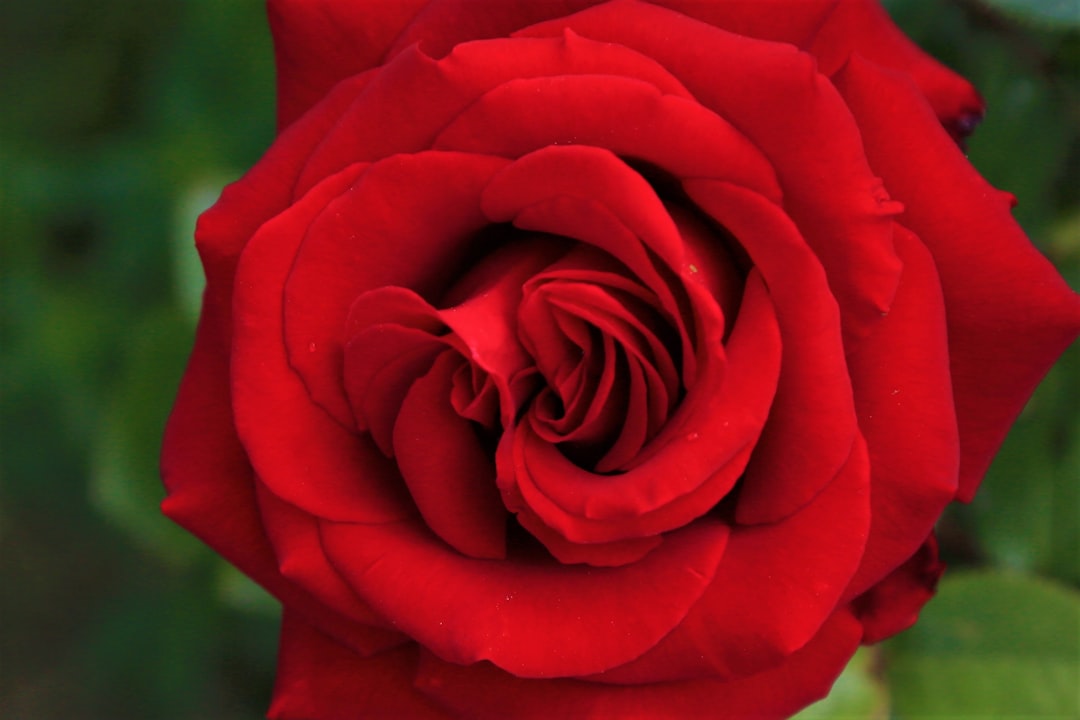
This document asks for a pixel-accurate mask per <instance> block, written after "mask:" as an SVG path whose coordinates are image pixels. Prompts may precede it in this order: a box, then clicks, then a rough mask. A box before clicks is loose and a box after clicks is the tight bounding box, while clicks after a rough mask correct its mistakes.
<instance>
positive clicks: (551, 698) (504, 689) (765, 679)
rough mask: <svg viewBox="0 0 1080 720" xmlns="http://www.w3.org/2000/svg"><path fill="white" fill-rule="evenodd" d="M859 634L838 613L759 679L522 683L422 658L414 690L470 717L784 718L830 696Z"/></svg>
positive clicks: (487, 670)
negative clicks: (631, 683)
mask: <svg viewBox="0 0 1080 720" xmlns="http://www.w3.org/2000/svg"><path fill="white" fill-rule="evenodd" d="M861 634H862V633H861V628H860V626H859V623H858V622H857V621H856V620H855V619H854V618H853V617H852V616H851V614H850V613H849V612H848V611H846V610H839V611H838V612H836V613H835V614H834V615H833V616H832V617H831V618H830V619H829V620H828V622H826V623H825V625H824V626H823V627H822V629H821V631H820V632H819V633H818V634H817V635H816V636H815V637H814V639H813V640H811V641H810V642H809V643H808V644H807V645H806V646H805V647H804V648H802V649H801V650H799V651H797V652H795V653H794V654H793V655H791V657H789V658H787V659H786V660H785V661H784V662H783V663H782V664H781V665H778V666H777V667H774V668H772V669H770V670H766V671H765V672H762V673H759V674H757V675H752V676H750V677H747V678H743V679H740V680H731V681H716V680H699V681H693V680H691V681H685V682H672V683H654V684H649V685H636V686H628V687H619V686H611V685H607V686H605V685H597V684H595V683H588V682H582V681H579V680H547V681H540V680H522V679H520V678H516V677H514V676H513V675H510V674H509V673H505V672H502V671H500V670H499V669H498V668H496V667H494V666H492V665H490V664H488V663H481V664H479V665H473V666H471V667H460V666H457V665H451V664H449V663H445V662H441V661H439V660H438V659H436V658H434V657H432V656H431V655H429V654H427V653H424V654H422V655H421V658H420V670H419V677H418V678H417V680H416V686H417V687H418V688H419V689H420V690H421V691H422V692H423V693H425V694H426V695H429V696H430V697H431V698H432V699H433V700H435V701H437V702H439V703H440V704H442V705H443V706H445V707H446V708H447V709H450V710H453V711H455V712H457V713H460V714H461V715H462V716H464V717H468V718H470V719H471V720H486V719H488V718H490V719H491V720H507V719H510V720H549V719H550V718H566V719H567V720H585V719H588V720H689V719H690V718H695V719H696V718H701V719H703V720H704V719H706V718H710V719H712V720H774V719H775V720H780V719H781V718H786V717H788V716H790V715H791V714H792V713H794V712H795V711H797V710H799V709H801V708H803V707H805V706H806V705H809V704H810V703H812V702H814V701H815V700H817V699H819V698H821V697H824V696H825V694H826V693H827V692H828V690H829V687H830V686H831V685H832V683H833V681H834V680H835V679H836V676H837V675H839V674H840V671H841V670H842V669H843V667H844V665H845V664H846V663H847V661H848V660H849V659H850V658H851V655H852V654H853V653H854V652H855V648H856V647H857V645H858V642H859V638H860V637H861Z"/></svg>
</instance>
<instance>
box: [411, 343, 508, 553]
mask: <svg viewBox="0 0 1080 720" xmlns="http://www.w3.org/2000/svg"><path fill="white" fill-rule="evenodd" d="M462 363H464V359H463V358H462V357H461V356H460V355H458V354H457V353H456V352H454V351H452V350H447V351H445V352H443V354H442V355H441V356H439V358H438V359H436V360H435V364H434V365H433V366H432V368H431V371H430V372H428V373H427V374H426V375H424V376H423V377H422V378H420V379H419V380H417V381H416V382H415V383H413V385H412V387H411V388H410V389H409V391H408V394H407V395H406V396H405V399H404V402H402V404H401V412H400V414H399V415H398V416H397V423H396V424H395V425H394V451H395V455H396V457H397V461H398V468H399V469H400V470H401V475H402V477H403V478H405V482H406V484H407V485H408V486H409V492H410V494H411V495H412V498H413V501H415V502H416V505H417V507H418V508H419V509H420V514H421V515H423V516H424V520H425V522H426V523H427V526H428V527H429V528H430V529H431V531H432V532H434V533H435V534H436V535H438V536H439V537H441V538H442V539H443V540H445V541H446V542H447V543H449V544H450V545H451V546H453V547H454V548H455V549H456V550H458V551H459V552H461V553H463V554H465V555H468V556H470V557H475V558H499V559H501V558H504V557H506V521H507V519H508V516H507V513H506V508H504V507H503V504H502V500H501V499H500V497H499V490H498V488H497V487H496V486H495V465H494V462H493V461H492V459H491V455H490V453H489V452H487V451H486V450H485V449H484V448H483V447H482V446H481V444H480V441H479V439H478V438H477V436H476V431H475V430H474V428H473V425H472V423H471V422H469V421H468V420H466V419H465V418H463V417H461V416H460V415H458V414H457V413H456V412H455V411H454V409H453V408H452V407H451V405H450V389H451V384H452V381H453V376H454V372H455V371H456V370H457V369H458V367H460V366H461V364H462Z"/></svg>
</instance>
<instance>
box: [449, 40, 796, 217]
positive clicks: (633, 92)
mask: <svg viewBox="0 0 1080 720" xmlns="http://www.w3.org/2000/svg"><path fill="white" fill-rule="evenodd" d="M570 37H571V38H572V37H574V36H570ZM568 41H570V38H568ZM574 42H588V41H585V40H581V39H577V40H574ZM548 145H588V146H593V147H602V148H606V149H608V150H610V151H612V152H613V153H615V154H617V155H620V156H622V157H624V158H628V159H636V160H644V161H646V162H648V163H651V164H653V165H655V166H657V167H660V168H663V169H664V170H666V171H667V172H669V173H671V174H672V175H674V176H675V177H677V178H683V177H711V178H716V179H721V180H728V181H730V182H734V183H738V184H740V185H746V186H747V187H750V188H752V189H754V190H756V191H758V192H760V193H762V194H765V195H768V196H769V197H770V198H773V199H776V200H779V197H780V188H779V186H778V184H777V181H776V175H775V172H774V170H773V168H772V166H771V165H770V164H769V162H768V161H767V160H766V159H765V157H764V156H763V155H762V154H761V151H760V150H758V149H757V148H756V147H755V146H754V145H753V144H751V143H750V141H748V140H747V139H746V138H745V137H744V136H743V135H741V134H740V133H739V132H738V131H736V130H735V129H734V128H733V127H732V126H731V125H730V124H729V123H728V122H726V121H725V120H724V119H723V118H721V117H720V116H718V115H716V114H715V113H713V112H711V111H710V110H708V109H707V108H705V107H703V106H702V105H700V104H698V103H697V102H695V101H694V100H692V99H689V98H684V97H679V96H675V95H664V94H662V93H661V91H660V90H659V89H658V88H657V87H656V86H655V85H653V84H652V83H649V82H645V81H642V80H639V79H637V78H623V77H618V76H612V75H574V76H557V77H543V78H527V79H520V80H513V81H510V82H507V83H504V84H502V85H500V86H498V87H496V88H495V89H494V90H491V91H490V92H488V93H487V94H485V95H484V96H483V97H481V98H480V99H479V100H477V101H476V102H475V103H474V104H473V105H471V106H470V107H469V108H468V109H466V110H465V111H464V112H462V113H461V115H459V116H458V117H457V118H456V119H455V120H454V121H453V123H451V124H450V126H449V127H447V128H446V129H445V130H443V131H442V133H440V134H439V136H438V138H436V139H435V142H434V147H435V148H436V149H447V150H461V151H467V152H480V153H486V154H492V155H502V156H504V157H509V158H516V157H521V156H522V155H527V154H528V153H530V152H533V151H535V150H539V149H540V148H543V147H546V146H548Z"/></svg>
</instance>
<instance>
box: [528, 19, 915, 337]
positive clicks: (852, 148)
mask: <svg viewBox="0 0 1080 720" xmlns="http://www.w3.org/2000/svg"><path fill="white" fill-rule="evenodd" d="M566 28H570V29H572V30H574V32H577V33H579V34H580V35H583V36H585V37H588V38H591V39H593V40H599V41H606V42H612V43H618V44H620V45H624V46H626V47H629V48H632V49H634V50H636V51H638V52H640V53H642V54H643V55H646V56H648V57H651V58H653V59H655V60H657V61H658V62H660V63H661V64H662V65H663V66H664V67H665V68H667V69H668V70H669V71H670V72H671V73H672V74H673V75H674V76H675V77H677V78H678V79H679V80H680V81H681V82H682V83H683V84H684V85H685V86H686V87H687V89H689V90H690V92H692V93H693V94H694V97H695V98H697V99H698V101H699V102H701V103H702V104H703V105H705V106H706V107H708V108H710V109H711V110H713V111H714V112H716V113H717V114H718V115H720V116H721V117H723V118H725V119H726V120H727V121H729V122H730V123H731V124H732V126H734V127H735V129H737V130H739V131H740V132H742V133H743V134H744V135H745V136H746V137H747V138H749V139H750V140H751V142H753V143H754V144H755V145H757V147H758V148H760V149H761V151H762V152H763V153H764V154H765V155H766V157H768V158H769V160H770V161H771V163H772V165H773V167H774V168H775V169H776V171H777V174H778V176H779V180H780V185H781V188H782V189H783V193H784V208H785V210H786V211H787V212H788V213H789V214H790V215H791V216H792V218H793V219H794V220H795V222H796V224H797V225H798V227H799V228H800V230H801V231H802V232H803V234H804V236H805V237H806V240H807V242H808V243H809V244H810V245H811V247H812V248H813V249H814V252H815V253H816V254H817V256H818V257H819V258H820V260H821V263H822V265H823V266H824V267H825V269H826V272H827V274H828V278H829V285H830V288H831V290H832V292H833V293H834V294H835V295H836V296H837V298H838V299H839V301H840V304H841V306H842V307H843V308H844V310H845V313H844V317H843V321H844V332H845V335H847V336H851V337H858V336H860V335H862V334H864V333H865V332H867V331H868V330H869V329H870V328H872V327H873V325H874V324H875V322H876V320H877V319H878V318H879V317H880V315H881V313H882V312H884V311H886V310H888V307H889V304H890V303H891V302H892V296H893V293H894V292H895V289H896V283H897V282H898V279H899V273H900V263H899V260H898V259H897V257H896V254H895V253H894V251H893V248H892V236H891V222H890V218H891V216H892V215H893V214H895V213H896V212H897V211H898V210H899V207H898V206H897V205H896V204H895V203H890V202H888V201H887V198H886V197H885V196H884V193H883V192H882V189H881V183H880V181H878V179H877V178H876V177H875V176H874V175H873V173H872V172H871V171H870V168H869V166H868V164H867V162H866V157H865V155H864V153H863V149H862V145H861V142H860V135H859V127H858V126H857V125H856V124H855V121H854V119H853V118H852V117H851V113H850V112H849V111H848V109H847V107H846V106H845V104H844V101H843V99H842V98H841V97H840V95H839V93H837V91H836V89H835V88H833V87H832V84H831V83H830V82H829V80H828V79H827V78H826V77H825V76H823V75H820V74H818V73H817V72H816V70H815V66H814V61H813V58H812V57H811V56H809V55H806V54H804V53H800V52H798V51H796V50H795V49H794V48H793V47H791V46H790V45H787V44H782V43H773V42H764V41H760V40H755V39H753V38H748V37H741V36H738V35H734V34H732V33H729V32H725V31H723V30H719V29H717V28H714V27H711V26H709V25H706V24H705V23H702V22H699V21H697V20H694V19H692V18H690V17H687V16H685V15H681V14H679V13H675V12H671V11H670V10H666V9H664V8H659V7H656V6H654V5H651V4H648V3H643V2H638V0H619V1H618V2H611V3H605V4H603V5H599V6H597V7H594V8H590V9H589V10H585V11H583V12H580V13H578V14H576V15H572V16H570V17H566V18H560V19H558V20H555V21H552V22H550V23H545V24H539V25H536V26H533V27H531V28H527V29H525V30H523V31H521V32H520V33H518V35H520V36H530V37H536V36H549V37H550V36H556V35H561V34H562V33H563V32H564V31H565V29H566ZM657 28H663V32H658V31H657ZM718 73H720V74H722V77H723V82H717V75H718ZM777 107H782V108H784V111H783V112H776V108H777ZM792 118H798V121H797V122H793V121H792ZM823 178H827V182H822V179H823Z"/></svg>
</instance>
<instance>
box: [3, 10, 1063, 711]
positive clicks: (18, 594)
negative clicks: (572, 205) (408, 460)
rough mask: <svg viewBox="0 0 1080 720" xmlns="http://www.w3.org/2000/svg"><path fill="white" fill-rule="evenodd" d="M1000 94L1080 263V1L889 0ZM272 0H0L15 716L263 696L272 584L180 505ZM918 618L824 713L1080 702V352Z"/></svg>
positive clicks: (996, 112)
mask: <svg viewBox="0 0 1080 720" xmlns="http://www.w3.org/2000/svg"><path fill="white" fill-rule="evenodd" d="M887 5H888V7H889V9H890V11H891V12H892V13H893V15H894V17H895V18H896V19H897V20H898V22H900V24H901V25H902V26H903V27H904V28H905V29H906V30H907V31H908V33H909V34H911V35H912V36H913V37H915V38H916V39H917V40H918V41H919V42H920V44H922V45H923V47H925V48H927V49H928V50H930V51H931V52H932V53H934V54H935V55H936V56H937V57H939V58H940V59H942V60H943V61H944V62H946V63H947V64H949V65H951V66H952V67H954V68H956V69H957V70H959V71H961V72H962V73H963V74H965V75H966V76H967V77H969V78H971V79H972V80H973V81H974V82H975V83H976V85H977V86H978V87H979V88H980V90H981V91H982V92H983V94H984V95H985V96H986V98H987V100H988V102H989V107H990V112H989V115H988V117H987V119H986V121H985V122H984V123H983V125H982V126H981V127H980V128H979V129H978V131H977V132H976V134H975V136H974V137H973V138H972V140H971V141H970V144H969V150H970V157H971V160H972V162H974V163H975V165H976V166H977V167H978V168H979V169H980V170H981V171H982V172H983V173H984V174H985V175H986V176H987V177H988V178H989V179H990V180H991V182H993V183H994V184H995V185H997V186H998V187H1001V188H1005V189H1008V190H1010V191H1011V192H1013V193H1015V194H1016V195H1017V196H1018V198H1019V201H1020V204H1019V206H1018V208H1017V210H1016V215H1017V217H1018V218H1019V220H1020V221H1021V222H1022V224H1023V225H1024V226H1025V228H1026V229H1027V230H1028V232H1029V233H1030V235H1031V236H1032V238H1033V240H1034V241H1035V242H1036V243H1037V244H1038V245H1039V247H1040V248H1041V249H1042V250H1043V251H1044V252H1045V253H1046V254H1047V255H1048V256H1049V257H1050V258H1051V259H1052V261H1053V262H1054V263H1055V264H1056V265H1057V266H1058V267H1059V268H1060V269H1061V271H1062V272H1063V273H1064V274H1065V275H1066V276H1067V277H1068V278H1069V280H1070V283H1071V284H1072V286H1073V287H1074V288H1077V287H1080V3H1078V2H1077V1H1076V0H1064V1H1060V0H1049V1H1046V2H1040V1H1039V0H1026V1H1025V0H892V1H891V2H888V3H887ZM273 99H274V92H273V65H272V56H271V45H270V39H269V33H268V30H267V28H266V24H265V19H264V15H263V8H262V4H261V3H260V2H258V0H149V1H148V0H94V2H90V0H4V2H2V3H0V718H5V719H11V720H54V719H55V720H79V719H82V718H87V719H95V720H96V719H98V718H100V719H103V720H105V719H108V720H123V719H125V718H132V719H139V720H142V719H153V720H173V719H176V720H181V719H183V720H187V719H196V718H198V719H203V720H219V719H220V720H231V719H234V718H235V719H237V720H241V719H247V718H258V717H262V714H263V713H264V711H265V709H266V706H267V701H268V697H269V692H270V688H271V686H272V681H273V665H274V655H275V650H276V643H277V637H276V622H277V615H278V609H277V607H276V604H275V603H274V601H273V600H271V599H270V598H269V597H268V596H266V594H265V593H263V592H262V591H261V590H260V589H259V588H257V587H256V586H254V585H253V584H251V583H250V582H249V581H247V580H246V579H245V578H243V577H242V576H240V575H239V574H238V573H237V572H236V571H234V570H232V569H231V568H229V567H228V566H227V565H225V564H224V563H223V562H222V561H220V560H219V559H217V558H216V557H215V556H214V555H213V554H212V553H211V552H209V551H208V550H207V549H205V548H204V547H202V546H201V545H200V544H199V543H198V542H196V541H194V540H193V539H191V538H189V537H188V536H186V535H185V534H184V533H183V532H182V531H180V530H179V529H178V528H175V527H173V526H172V525H170V524H169V523H168V522H167V521H166V520H164V519H163V518H162V517H161V515H160V513H159V511H158V503H159V502H160V500H161V498H162V490H161V487H160V483H159V479H158V475H157V451H158V444H159V441H160V436H161V431H162V428H163V425H164V422H165V418H166V415H167V413H168V410H169V407H170V404H171V401H172V397H173V394H174V392H175V390H176V386H177V383H178V380H179V377H180V373H181V371H182V368H183V365H184V362H185V360H186V356H187V352H188V349H189V347H190V343H191V340H192V336H193V331H194V326H195V320H196V317H197V313H198V303H199V293H200V290H201V283H202V276H201V272H200V270H199V267H198V263H197V260H196V256H195V253H194V248H193V244H192V240H191V234H192V229H193V226H194V221H195V217H196V216H197V214H198V212H199V211H200V210H201V209H203V208H205V207H206V206H207V205H208V204H209V203H211V202H212V201H213V199H214V198H215V197H216V195H217V193H218V192H219V191H220V189H221V187H222V186H223V185H224V184H225V183H227V182H229V181H231V180H233V179H235V178H237V177H238V176H239V175H240V174H241V173H242V172H243V171H244V169H246V168H247V167H249V166H250V165H251V164H252V163H253V162H254V161H255V160H256V159H257V158H258V157H259V156H260V154H261V153H262V151H263V150H264V149H265V148H266V146H267V145H268V144H269V143H270V141H271V139H272V137H273V130H274V109H273ZM940 532H941V537H942V540H943V545H944V552H945V554H946V558H947V560H948V561H949V564H950V570H949V572H948V573H947V575H946V578H945V580H944V581H943V582H942V584H941V587H940V593H939V597H938V598H937V599H936V600H935V602H933V603H932V604H931V605H930V607H929V608H928V609H927V610H926V611H925V612H924V614H923V618H922V620H921V622H920V624H919V625H918V626H916V628H915V629H913V630H911V631H909V632H907V633H905V634H903V635H902V636H900V637H898V638H896V639H894V640H892V641H889V642H887V643H884V644H882V645H880V646H877V647H874V648H870V649H867V650H864V651H861V652H860V654H859V655H858V656H857V657H856V660H855V661H854V662H853V663H852V665H851V667H850V668H849V670H848V671H847V672H846V673H845V675H844V676H843V677H842V678H841V680H840V681H839V682H838V684H837V686H836V688H835V691H834V693H833V695H832V696H831V697H830V698H829V699H828V700H827V701H825V702H823V703H821V704H819V705H817V706H814V707H813V708H810V709H809V710H807V711H806V713H805V716H806V717H813V718H881V719H884V718H889V717H896V718H914V717H926V716H937V717H949V718H953V717H995V716H997V717H1006V716H1015V715H1022V716H1028V717H1060V718H1077V717H1080V690H1078V687H1080V668H1078V659H1080V658H1078V655H1080V600H1078V597H1080V593H1078V588H1080V560H1078V557H1077V555H1078V553H1080V352H1078V349H1077V348H1075V347H1074V348H1073V349H1072V350H1071V351H1070V352H1069V354H1068V355H1067V356H1066V357H1065V358H1064V359H1063V360H1062V362H1061V363H1060V364H1059V365H1058V366H1057V367H1056V368H1055V370H1054V371H1053V372H1052V373H1051V375H1050V376H1049V378H1048V379H1047V380H1046V382H1045V383H1044V384H1043V386H1042V388H1041V389H1040V390H1039V392H1038V393H1037V395H1036V396H1035V398H1034V399H1033V400H1032V402H1031V403H1030V405H1029V407H1028V408H1027V410H1026V411H1025V412H1024V414H1023V416H1022V417H1021V418H1020V421H1019V422H1018V423H1017V425H1016V427H1015V429H1014V431H1013V432H1012V434H1011V436H1010V437H1009V440H1008V442H1007V444H1006V446H1005V448H1004V449H1003V451H1002V453H1001V455H1000V457H999V458H998V460H997V462H996V463H995V465H994V467H993V469H992V471H991V473H990V475H989V477H988V478H987V480H986V483H985V485H984V487H983V489H982V491H981V493H980V495H979V496H978V498H977V499H976V501H975V502H974V504H972V505H971V506H965V507H956V508H955V509H954V510H953V511H951V512H950V513H949V515H948V516H947V517H946V518H945V519H944V520H943V522H942V525H941V528H940Z"/></svg>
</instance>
